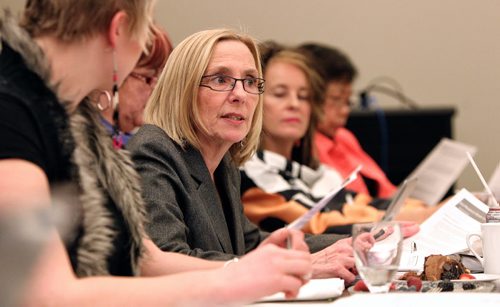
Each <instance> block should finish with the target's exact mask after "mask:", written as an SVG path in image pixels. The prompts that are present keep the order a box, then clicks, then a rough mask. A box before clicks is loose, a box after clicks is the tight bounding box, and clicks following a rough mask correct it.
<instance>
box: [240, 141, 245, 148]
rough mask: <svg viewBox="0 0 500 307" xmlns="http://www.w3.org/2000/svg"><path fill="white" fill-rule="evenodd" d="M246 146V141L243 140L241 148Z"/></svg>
mask: <svg viewBox="0 0 500 307" xmlns="http://www.w3.org/2000/svg"><path fill="white" fill-rule="evenodd" d="M245 145H246V143H245V140H241V141H240V148H243V147H245Z"/></svg>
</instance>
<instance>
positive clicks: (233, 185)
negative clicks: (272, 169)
mask: <svg viewBox="0 0 500 307" xmlns="http://www.w3.org/2000/svg"><path fill="white" fill-rule="evenodd" d="M220 168H221V169H220V172H221V173H223V174H224V176H222V178H223V180H222V183H223V184H222V185H221V186H222V187H221V190H222V191H223V193H225V195H226V197H227V205H228V206H229V208H230V210H229V212H230V214H229V215H230V216H228V217H227V218H228V219H229V218H230V219H231V220H232V222H231V223H229V225H232V229H229V231H231V232H232V233H233V234H234V240H235V242H234V246H233V247H234V249H235V254H236V255H244V254H245V252H246V250H245V235H244V233H243V225H242V214H243V205H242V204H241V195H240V180H239V179H238V178H239V177H238V178H233V176H232V175H234V173H235V174H237V176H239V171H236V172H235V171H233V170H231V168H232V166H231V158H230V156H229V155H226V156H225V157H224V159H223V160H222V162H221V166H220ZM230 174H231V175H230Z"/></svg>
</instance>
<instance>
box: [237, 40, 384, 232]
mask: <svg viewBox="0 0 500 307" xmlns="http://www.w3.org/2000/svg"><path fill="white" fill-rule="evenodd" d="M267 52H268V54H264V55H263V58H264V59H265V62H264V77H265V79H266V92H265V93H264V122H263V132H262V138H261V144H260V147H259V151H258V152H257V154H256V155H254V156H253V157H252V158H251V159H250V160H249V161H248V162H246V163H245V164H244V165H243V167H242V168H241V174H242V179H241V185H242V188H241V192H242V201H243V205H244V209H245V214H246V215H247V216H248V217H249V219H250V220H251V221H252V222H254V223H256V224H258V225H259V226H260V227H261V228H264V229H266V230H273V229H277V228H279V227H282V226H283V225H286V224H289V223H291V222H292V221H293V220H295V219H296V218H297V217H299V216H300V215H302V214H303V213H305V212H306V210H308V208H309V207H310V206H312V205H313V204H315V203H316V202H317V201H319V200H320V199H321V198H322V197H323V196H325V195H326V194H327V193H328V192H330V191H331V190H332V189H333V188H335V187H336V186H337V185H339V184H340V183H341V181H342V178H341V176H340V175H339V174H338V173H337V172H336V171H335V170H334V169H332V168H330V167H328V166H326V165H324V164H321V163H319V162H318V161H317V160H316V159H315V154H314V150H313V148H314V144H313V143H312V138H313V135H314V131H315V129H314V127H315V126H316V123H317V121H318V119H319V117H320V114H321V103H322V101H323V100H322V93H323V82H322V79H321V77H320V76H319V75H318V74H317V73H316V71H315V70H313V69H311V63H310V59H308V58H307V57H306V56H304V55H303V54H301V53H299V52H297V51H293V50H291V49H282V50H279V49H278V50H275V49H272V48H271V49H268V50H267ZM350 196H352V197H353V201H352V203H351V204H345V203H346V199H349V197H350ZM370 201H371V197H370V196H369V195H366V194H362V193H357V194H356V193H353V192H350V191H344V193H341V194H340V195H339V196H338V197H335V198H334V199H333V200H332V201H331V202H330V203H329V204H328V205H327V208H326V209H324V210H323V212H321V213H318V214H317V215H316V216H315V217H314V218H313V219H312V220H311V221H310V222H309V223H308V224H307V225H306V226H305V228H304V229H303V230H304V231H305V232H308V233H313V234H320V233H324V232H336V233H338V232H343V233H350V231H351V227H350V225H351V224H353V223H358V222H368V221H375V220H378V219H379V218H380V217H381V216H382V215H383V214H384V211H382V210H379V209H377V208H376V207H374V206H372V205H370ZM344 204H345V205H344Z"/></svg>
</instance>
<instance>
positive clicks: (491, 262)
mask: <svg viewBox="0 0 500 307" xmlns="http://www.w3.org/2000/svg"><path fill="white" fill-rule="evenodd" d="M474 237H477V238H479V239H480V240H481V241H482V246H483V253H482V255H483V256H482V257H481V255H480V254H479V253H478V251H477V250H475V249H474V247H476V246H475V244H473V241H475V240H471V239H472V238H474ZM466 242H467V246H468V247H469V249H470V250H471V252H472V253H473V254H474V256H476V258H477V259H478V260H479V261H480V262H481V264H482V265H483V268H484V273H486V274H500V223H483V224H481V234H477V233H472V234H468V235H467V239H466Z"/></svg>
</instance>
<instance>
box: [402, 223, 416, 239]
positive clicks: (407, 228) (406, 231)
mask: <svg viewBox="0 0 500 307" xmlns="http://www.w3.org/2000/svg"><path fill="white" fill-rule="evenodd" d="M399 227H400V228H401V233H402V234H403V238H408V237H411V236H413V235H415V234H416V233H417V232H419V231H420V226H419V225H418V224H417V223H416V222H410V221H400V222H399Z"/></svg>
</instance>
